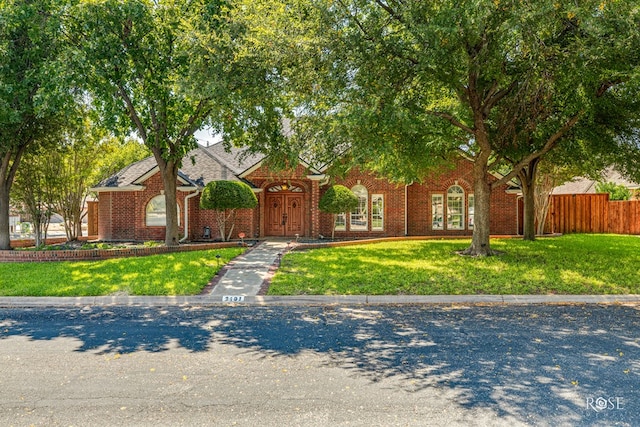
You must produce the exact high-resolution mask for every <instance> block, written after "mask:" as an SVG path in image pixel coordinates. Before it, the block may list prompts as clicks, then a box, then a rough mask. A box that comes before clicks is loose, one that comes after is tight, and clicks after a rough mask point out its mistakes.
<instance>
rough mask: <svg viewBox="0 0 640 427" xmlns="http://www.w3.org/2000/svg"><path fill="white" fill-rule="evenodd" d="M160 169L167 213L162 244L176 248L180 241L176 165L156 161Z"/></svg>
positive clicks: (171, 162) (170, 162)
mask: <svg viewBox="0 0 640 427" xmlns="http://www.w3.org/2000/svg"><path fill="white" fill-rule="evenodd" d="M158 157H159V156H156V161H158V166H159V167H160V175H161V176H162V184H163V186H164V200H165V208H166V213H167V224H166V227H165V237H164V243H165V245H167V246H178V244H179V241H180V233H179V231H180V230H179V229H178V202H177V195H176V192H177V184H176V182H177V180H178V165H177V164H176V163H175V162H173V161H168V162H166V161H164V160H162V159H160V160H158ZM161 163H163V164H161Z"/></svg>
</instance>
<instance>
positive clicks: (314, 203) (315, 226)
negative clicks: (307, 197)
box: [307, 175, 326, 238]
mask: <svg viewBox="0 0 640 427" xmlns="http://www.w3.org/2000/svg"><path fill="white" fill-rule="evenodd" d="M307 178H308V179H309V180H310V181H311V237H313V238H317V237H318V235H319V234H320V210H319V209H318V203H320V182H321V181H323V180H325V178H326V175H308V176H307Z"/></svg>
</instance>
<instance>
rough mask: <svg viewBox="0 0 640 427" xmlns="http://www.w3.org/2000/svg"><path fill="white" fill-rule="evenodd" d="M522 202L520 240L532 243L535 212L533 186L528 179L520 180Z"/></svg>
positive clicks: (534, 232) (534, 236) (534, 229)
mask: <svg viewBox="0 0 640 427" xmlns="http://www.w3.org/2000/svg"><path fill="white" fill-rule="evenodd" d="M520 182H521V187H522V201H523V205H524V212H523V220H522V239H523V240H528V241H531V242H533V241H534V240H535V239H536V214H535V212H536V210H535V197H534V185H533V183H531V182H530V181H529V180H528V179H526V178H524V180H523V178H520Z"/></svg>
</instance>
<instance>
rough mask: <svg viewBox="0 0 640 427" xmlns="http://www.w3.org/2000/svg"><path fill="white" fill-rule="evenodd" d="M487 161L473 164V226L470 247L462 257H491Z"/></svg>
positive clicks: (489, 186)
mask: <svg viewBox="0 0 640 427" xmlns="http://www.w3.org/2000/svg"><path fill="white" fill-rule="evenodd" d="M487 161H488V158H487V160H483V159H476V160H475V162H474V164H473V179H474V183H473V191H474V203H475V205H474V210H475V216H474V224H473V237H472V239H471V246H469V247H468V248H467V249H466V250H465V251H464V252H463V254H464V255H471V256H490V255H493V253H492V251H491V245H490V242H489V236H490V224H491V218H490V212H491V184H490V182H489V181H488V174H487Z"/></svg>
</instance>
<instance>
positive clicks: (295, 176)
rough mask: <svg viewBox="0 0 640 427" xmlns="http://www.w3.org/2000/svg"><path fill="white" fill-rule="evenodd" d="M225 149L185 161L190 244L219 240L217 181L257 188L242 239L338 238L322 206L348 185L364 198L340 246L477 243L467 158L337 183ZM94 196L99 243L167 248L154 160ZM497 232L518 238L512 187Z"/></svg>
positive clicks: (185, 225) (498, 203) (301, 167)
mask: <svg viewBox="0 0 640 427" xmlns="http://www.w3.org/2000/svg"><path fill="white" fill-rule="evenodd" d="M243 153H244V151H243V150H241V149H232V150H231V151H230V152H227V151H225V149H224V148H223V146H222V144H215V145H212V146H211V147H203V146H198V148H196V149H194V150H193V151H191V152H190V153H189V154H188V155H187V156H186V157H185V159H184V160H183V166H182V168H181V169H180V172H179V175H178V194H177V200H178V212H179V214H178V216H179V218H180V225H179V226H180V233H181V236H183V240H202V239H204V238H206V237H208V236H207V231H210V233H211V236H210V237H211V238H213V239H216V238H219V236H218V235H217V227H216V226H215V225H216V224H215V216H214V213H213V212H212V211H207V210H203V209H200V192H201V191H202V189H203V188H204V186H205V185H206V184H207V183H208V182H211V181H213V180H238V181H243V182H245V183H247V184H249V185H250V186H251V187H252V188H253V190H254V192H255V193H256V196H257V197H258V202H259V203H258V207H256V208H255V209H247V210H243V211H240V212H239V215H238V219H237V222H236V226H235V229H234V230H235V231H234V236H233V237H234V238H236V237H237V234H238V233H241V232H242V233H245V235H246V236H247V237H256V238H263V237H290V238H295V237H306V238H318V237H320V236H330V235H331V228H332V227H333V220H332V216H331V215H330V214H325V213H322V212H320V211H319V209H318V202H319V200H320V197H322V195H323V194H324V192H325V191H326V189H327V188H328V186H329V185H330V184H334V183H335V184H342V185H345V186H347V187H348V188H350V189H351V190H352V191H353V192H354V193H355V194H356V195H357V196H358V198H359V200H360V204H359V206H358V208H357V209H356V210H355V211H354V212H351V213H347V214H345V215H341V216H340V217H339V219H338V221H337V225H336V232H335V236H336V238H343V237H344V238H354V237H359V238H361V237H388V236H406V235H411V236H414V235H415V236H423V235H441V236H455V235H471V234H472V232H473V221H474V195H473V182H472V168H471V167H472V164H471V162H469V161H468V160H465V159H463V158H460V159H459V160H457V161H456V163H455V165H454V167H453V168H447V169H446V170H443V172H442V173H440V174H433V175H432V176H430V177H428V178H427V179H425V180H424V181H423V182H422V183H414V184H411V185H397V184H393V183H390V182H389V181H387V180H386V179H382V178H379V177H376V176H374V175H373V174H370V173H367V172H362V171H358V170H352V171H351V172H350V173H349V174H348V175H347V176H346V177H345V178H344V179H335V180H331V179H330V177H329V176H328V175H327V174H326V170H316V169H314V168H312V167H310V166H308V165H306V164H305V163H304V162H302V161H301V162H300V164H298V165H297V167H296V168H295V170H289V171H286V172H273V171H270V170H269V169H268V168H267V167H266V166H265V165H264V164H263V160H264V157H263V156H256V155H249V156H246V157H243ZM92 190H94V191H96V192H97V193H98V235H99V238H100V239H102V240H163V239H164V235H165V229H164V226H165V206H164V196H163V190H162V180H161V177H160V174H159V170H158V166H157V165H156V163H155V160H154V159H153V158H152V157H150V158H147V159H145V160H142V161H140V162H137V163H134V164H131V165H129V166H128V167H126V168H124V169H123V170H121V171H120V172H118V173H116V174H115V175H113V176H111V177H110V178H108V179H106V180H104V181H102V182H101V183H100V184H98V185H97V186H96V187H95V188H93V189H92ZM491 197H492V200H491V206H492V208H491V209H492V212H491V232H492V233H493V234H516V233H517V223H518V219H517V216H518V212H517V197H518V196H517V191H516V190H515V189H511V188H508V187H507V186H504V187H502V188H500V189H496V190H495V191H494V192H493V193H492V196H491Z"/></svg>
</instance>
